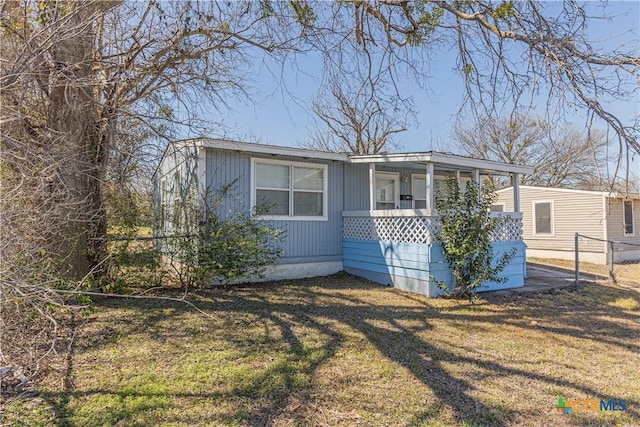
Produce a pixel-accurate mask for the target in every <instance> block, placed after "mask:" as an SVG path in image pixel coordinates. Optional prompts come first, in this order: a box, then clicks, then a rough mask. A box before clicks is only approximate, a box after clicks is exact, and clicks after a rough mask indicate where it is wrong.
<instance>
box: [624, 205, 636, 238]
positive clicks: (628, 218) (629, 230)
mask: <svg viewBox="0 0 640 427" xmlns="http://www.w3.org/2000/svg"><path fill="white" fill-rule="evenodd" d="M633 231H634V230H633V201H631V200H625V201H624V234H625V235H631V234H633Z"/></svg>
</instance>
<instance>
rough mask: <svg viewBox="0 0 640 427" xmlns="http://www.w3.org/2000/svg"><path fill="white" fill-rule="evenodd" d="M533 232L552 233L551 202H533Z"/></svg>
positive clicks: (539, 233) (536, 233)
mask: <svg viewBox="0 0 640 427" xmlns="http://www.w3.org/2000/svg"><path fill="white" fill-rule="evenodd" d="M533 216H534V224H533V227H534V228H533V234H535V235H552V234H553V203H552V202H535V203H534V204H533Z"/></svg>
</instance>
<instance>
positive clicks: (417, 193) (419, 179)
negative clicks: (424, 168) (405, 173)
mask: <svg viewBox="0 0 640 427" xmlns="http://www.w3.org/2000/svg"><path fill="white" fill-rule="evenodd" d="M411 188H412V191H411V192H412V195H413V208H414V209H426V208H427V179H426V176H425V175H415V174H414V175H411Z"/></svg>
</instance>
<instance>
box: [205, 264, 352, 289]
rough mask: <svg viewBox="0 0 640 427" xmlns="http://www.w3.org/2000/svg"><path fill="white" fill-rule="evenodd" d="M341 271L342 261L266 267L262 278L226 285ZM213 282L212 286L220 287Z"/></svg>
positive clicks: (251, 278)
mask: <svg viewBox="0 0 640 427" xmlns="http://www.w3.org/2000/svg"><path fill="white" fill-rule="evenodd" d="M342 270H343V267H342V261H328V262H306V263H298V264H275V265H270V266H268V267H267V268H266V269H265V271H264V274H263V275H262V277H247V278H245V279H242V280H238V281H236V282H231V283H226V284H227V285H232V284H240V283H255V282H267V281H272V280H292V279H305V278H308V277H319V276H329V275H331V274H336V273H339V272H341V271H342ZM222 284H223V283H221V282H213V283H212V285H222Z"/></svg>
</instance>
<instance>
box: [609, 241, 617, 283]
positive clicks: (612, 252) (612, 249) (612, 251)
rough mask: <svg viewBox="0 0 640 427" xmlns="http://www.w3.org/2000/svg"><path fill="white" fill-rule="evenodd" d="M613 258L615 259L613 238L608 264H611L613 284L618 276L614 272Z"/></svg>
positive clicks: (610, 271) (610, 273)
mask: <svg viewBox="0 0 640 427" xmlns="http://www.w3.org/2000/svg"><path fill="white" fill-rule="evenodd" d="M613 259H614V243H613V240H610V241H609V259H608V261H609V262H608V264H609V280H611V282H612V283H613V284H615V283H616V276H615V275H614V274H613Z"/></svg>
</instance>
